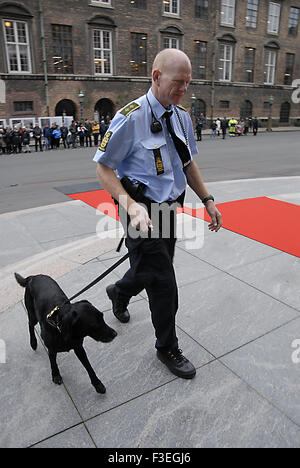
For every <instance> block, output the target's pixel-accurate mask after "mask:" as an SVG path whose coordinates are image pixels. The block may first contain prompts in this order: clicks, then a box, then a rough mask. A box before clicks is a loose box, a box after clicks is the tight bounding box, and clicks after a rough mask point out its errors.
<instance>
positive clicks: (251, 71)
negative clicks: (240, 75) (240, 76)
mask: <svg viewBox="0 0 300 468" xmlns="http://www.w3.org/2000/svg"><path fill="white" fill-rule="evenodd" d="M247 51H248V52H252V51H253V53H252V56H253V62H252V63H251V65H252V70H250V69H248V70H247V68H246V67H247V63H246V55H247ZM255 52H256V49H255V48H254V47H245V56H244V82H245V83H254V73H255ZM247 73H248V74H250V73H251V74H252V80H246V77H247Z"/></svg>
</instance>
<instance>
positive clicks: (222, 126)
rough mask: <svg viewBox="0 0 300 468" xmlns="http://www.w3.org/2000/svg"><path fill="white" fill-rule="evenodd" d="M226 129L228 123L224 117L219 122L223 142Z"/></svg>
mask: <svg viewBox="0 0 300 468" xmlns="http://www.w3.org/2000/svg"><path fill="white" fill-rule="evenodd" d="M227 128H228V121H227V119H226V117H224V119H223V120H222V121H221V130H222V135H223V140H225V138H226V132H227Z"/></svg>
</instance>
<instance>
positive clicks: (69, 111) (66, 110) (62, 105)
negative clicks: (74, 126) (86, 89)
mask: <svg viewBox="0 0 300 468" xmlns="http://www.w3.org/2000/svg"><path fill="white" fill-rule="evenodd" d="M55 115H56V116H60V115H61V116H63V115H68V116H69V117H73V118H74V119H75V116H76V105H75V103H74V102H73V101H71V100H70V99H63V100H62V101H59V102H58V103H57V104H56V107H55Z"/></svg>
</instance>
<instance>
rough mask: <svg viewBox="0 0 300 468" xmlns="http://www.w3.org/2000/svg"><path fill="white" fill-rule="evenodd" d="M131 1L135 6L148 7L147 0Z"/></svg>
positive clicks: (144, 8)
mask: <svg viewBox="0 0 300 468" xmlns="http://www.w3.org/2000/svg"><path fill="white" fill-rule="evenodd" d="M130 3H131V5H132V6H133V7H135V8H141V9H143V10H146V9H147V0H131V1H130Z"/></svg>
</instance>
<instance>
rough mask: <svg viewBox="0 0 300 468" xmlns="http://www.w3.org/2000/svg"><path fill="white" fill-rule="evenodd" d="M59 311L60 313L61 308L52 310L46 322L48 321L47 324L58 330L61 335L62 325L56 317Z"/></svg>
mask: <svg viewBox="0 0 300 468" xmlns="http://www.w3.org/2000/svg"><path fill="white" fill-rule="evenodd" d="M58 311H59V307H58V306H56V307H54V309H52V310H51V312H50V313H49V314H48V315H47V317H46V320H47V323H49V325H51V327H53V328H56V330H58V331H59V333H61V327H60V323H59V322H58V317H57V316H56V312H58Z"/></svg>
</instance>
